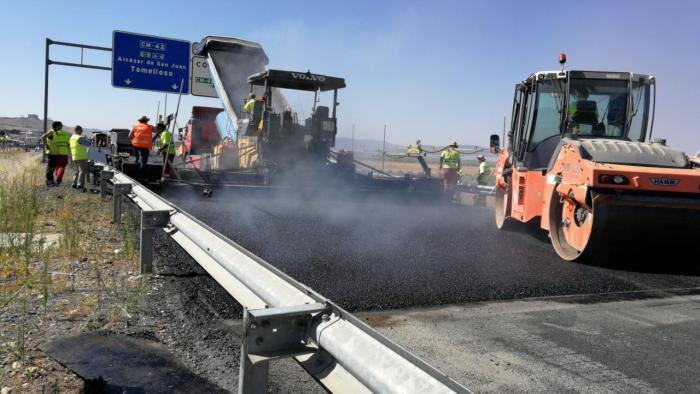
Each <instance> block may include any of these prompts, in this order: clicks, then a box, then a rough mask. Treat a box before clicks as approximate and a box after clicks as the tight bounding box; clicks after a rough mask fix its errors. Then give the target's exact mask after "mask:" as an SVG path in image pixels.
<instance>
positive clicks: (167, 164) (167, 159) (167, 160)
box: [161, 152, 175, 176]
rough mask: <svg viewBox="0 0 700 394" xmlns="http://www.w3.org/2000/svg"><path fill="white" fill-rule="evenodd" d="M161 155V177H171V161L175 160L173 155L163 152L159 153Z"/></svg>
mask: <svg viewBox="0 0 700 394" xmlns="http://www.w3.org/2000/svg"><path fill="white" fill-rule="evenodd" d="M161 155H163V162H164V163H163V164H164V166H163V175H166V174H167V175H168V176H173V166H172V164H173V160H175V154H174V153H167V152H163V153H161Z"/></svg>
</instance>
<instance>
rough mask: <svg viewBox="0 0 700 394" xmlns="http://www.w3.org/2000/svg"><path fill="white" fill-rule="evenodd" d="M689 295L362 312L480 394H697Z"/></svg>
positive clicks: (699, 380)
mask: <svg viewBox="0 0 700 394" xmlns="http://www.w3.org/2000/svg"><path fill="white" fill-rule="evenodd" d="M682 293H683V292H681V293H680V294H676V295H673V294H664V293H663V292H640V293H634V294H632V293H618V294H610V295H607V296H600V295H596V296H563V297H550V298H537V299H528V300H521V301H510V302H485V303H476V304H464V305H454V306H448V307H439V308H429V309H420V310H400V311H389V312H370V313H364V314H361V317H362V318H363V319H365V320H366V321H368V322H369V323H370V324H371V325H373V326H374V327H375V328H376V329H377V330H379V331H380V332H382V333H384V334H385V335H387V336H389V337H390V338H392V339H393V340H395V341H397V342H398V343H401V344H403V345H404V346H406V347H407V348H408V349H409V350H410V351H411V352H413V353H414V354H416V355H418V356H419V357H421V358H423V359H424V360H427V361H428V362H430V363H431V364H432V365H433V366H435V367H436V368H438V369H439V370H440V371H442V372H443V373H446V374H448V375H449V376H451V377H452V378H454V379H456V380H457V381H459V382H463V383H464V384H465V385H466V386H467V387H469V388H470V389H472V390H473V391H474V392H476V393H574V392H585V393H697V392H698V390H699V389H700V375H698V374H697V372H696V371H697V370H698V367H700V358H698V354H700V341H698V339H700V333H699V332H698V329H697V328H698V323H699V322H700V308H698V305H700V296H698V295H686V294H682ZM633 295H634V297H633Z"/></svg>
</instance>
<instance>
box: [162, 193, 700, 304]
mask: <svg viewBox="0 0 700 394" xmlns="http://www.w3.org/2000/svg"><path fill="white" fill-rule="evenodd" d="M161 193H162V194H163V195H164V197H166V198H168V199H169V200H170V201H172V202H173V203H175V204H176V205H178V206H180V207H181V208H183V209H185V210H186V211H188V212H190V213H191V214H193V215H194V216H196V217H197V218H199V219H200V220H202V221H203V222H205V223H207V224H208V225H210V226H212V227H213V228H215V229H216V230H218V231H219V232H221V233H222V234H223V235H225V236H227V237H229V238H231V239H232V240H233V241H235V242H237V243H239V244H240V245H242V246H243V247H245V248H246V249H248V250H250V251H252V252H253V253H255V254H256V255H258V256H260V257H261V258H263V259H264V260H266V261H268V262H270V263H271V264H273V265H275V266H277V267H278V268H280V269H282V270H283V271H285V272H286V273H287V274H289V275H290V276H292V277H293V278H295V279H297V280H299V281H300V282H302V283H304V284H306V285H308V286H310V287H312V288H313V289H315V290H316V291H318V292H320V293H321V294H323V295H324V296H326V297H328V298H330V299H332V300H334V301H336V302H338V303H340V304H341V305H342V306H344V307H345V308H347V309H349V310H353V311H356V310H383V309H396V308H407V307H416V306H431V305H442V304H456V303H464V302H474V301H490V300H510V299H521V298H528V297H543V296H556V295H571V294H599V293H609V292H620V291H636V290H648V289H671V288H698V289H700V276H699V274H700V271H699V270H698V266H697V264H696V261H697V258H692V257H690V256H688V257H683V256H679V255H675V256H674V255H665V256H664V255H663V254H662V255H659V256H656V257H653V258H652V257H650V255H649V254H648V253H646V252H645V255H643V256H642V257H641V258H640V257H639V256H637V257H629V258H621V259H619V260H617V261H614V262H613V263H612V264H613V265H612V266H611V267H599V266H594V265H583V264H579V263H571V262H565V261H563V260H561V259H560V258H559V257H558V256H557V255H556V253H555V252H554V250H553V249H552V247H551V245H550V244H549V240H548V238H547V235H546V234H545V233H544V232H541V231H538V230H537V229H536V228H533V226H527V225H522V226H519V229H518V230H517V231H500V230H497V229H496V228H495V225H494V221H493V213H492V210H491V209H489V208H484V207H465V206H457V205H449V204H444V203H439V202H436V201H430V200H428V201H405V200H401V199H396V198H395V196H394V197H392V196H380V195H372V196H366V195H363V196H362V197H360V198H354V197H353V198H350V197H349V196H348V195H347V194H344V193H338V194H334V195H329V196H321V197H319V196H318V195H315V194H314V193H306V194H305V195H292V194H291V193H286V192H279V193H276V195H274V196H271V195H270V193H265V192H260V191H240V190H239V191H228V192H224V191H221V190H219V191H215V194H214V197H213V198H211V199H204V198H202V197H201V196H199V195H198V194H197V192H196V191H193V189H192V188H189V187H179V188H170V189H168V190H163V191H161ZM632 247H633V248H634V249H639V248H640V245H632ZM645 250H646V249H645Z"/></svg>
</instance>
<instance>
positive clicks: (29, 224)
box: [0, 152, 147, 392]
mask: <svg viewBox="0 0 700 394" xmlns="http://www.w3.org/2000/svg"><path fill="white" fill-rule="evenodd" d="M40 158H41V155H37V154H35V153H24V152H0V233H25V234H27V235H26V236H15V237H11V239H10V244H9V245H8V246H6V247H0V381H1V382H3V385H5V386H9V387H15V388H19V387H18V386H17V385H19V384H25V383H31V387H33V389H29V390H26V389H25V388H23V389H22V391H23V392H25V391H27V392H43V391H52V389H48V390H47V382H48V381H49V380H50V379H49V378H48V377H49V376H51V374H55V373H57V372H56V371H59V370H61V368H60V367H58V366H56V364H55V363H53V364H52V362H51V361H50V360H49V359H48V358H47V357H46V355H45V354H43V353H42V352H41V351H40V350H39V349H38V346H39V345H40V344H41V343H43V342H45V341H47V340H50V339H52V338H56V337H60V336H64V335H70V334H77V333H80V332H83V331H90V330H94V329H100V328H111V329H120V330H125V329H127V327H128V326H129V325H130V324H132V323H131V322H132V321H134V319H135V316H136V315H137V314H138V311H139V307H140V305H141V303H142V301H143V298H144V296H145V288H146V283H147V281H146V278H143V277H141V276H140V275H138V264H137V261H136V257H137V256H136V255H137V253H134V251H133V249H134V247H135V245H136V242H135V231H134V230H133V229H129V230H128V231H127V229H125V228H124V227H122V228H117V227H115V226H112V225H111V224H110V204H109V203H107V202H103V201H102V200H101V199H100V198H99V196H97V195H93V194H88V193H75V192H73V190H72V189H70V188H69V187H66V186H63V187H57V188H50V189H47V188H46V187H45V186H42V181H43V168H42V164H41V162H40ZM66 176H67V177H68V176H69V174H67V175H66ZM43 233H58V234H60V236H61V241H60V243H59V245H58V247H50V248H44V245H42V244H41V243H40V242H39V243H37V242H34V241H33V240H35V239H38V238H40V236H41V234H43ZM35 236H36V237H35ZM15 362H19V363H21V364H22V365H23V367H22V368H25V367H26V369H27V371H29V372H28V373H27V371H25V370H24V369H23V370H22V371H19V372H18V371H15V370H14V369H12V368H8V366H11V365H12V364H13V363H15ZM35 367H36V368H37V369H33V368H35ZM8 370H9V372H8ZM52 371H53V372H52ZM62 373H63V374H64V375H65V376H66V377H69V375H70V374H69V373H68V372H67V371H65V370H63V372H62ZM39 378H41V379H39ZM59 380H61V381H62V380H63V376H62V377H61V378H60V379H59ZM68 381H70V382H74V380H70V379H69V380H68ZM59 383H60V382H59ZM74 383H75V382H74ZM35 386H36V387H35ZM68 387H70V386H68ZM54 388H55V387H54ZM64 388H65V387H64V386H61V384H59V385H58V390H59V391H62V390H63V389H64Z"/></svg>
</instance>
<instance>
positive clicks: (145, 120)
mask: <svg viewBox="0 0 700 394" xmlns="http://www.w3.org/2000/svg"><path fill="white" fill-rule="evenodd" d="M138 120H139V122H148V121H149V120H151V118H149V117H148V116H146V115H143V116H142V117H140V118H139V119H138Z"/></svg>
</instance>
